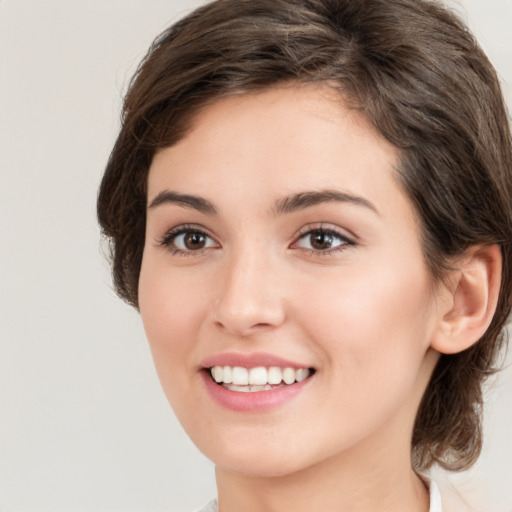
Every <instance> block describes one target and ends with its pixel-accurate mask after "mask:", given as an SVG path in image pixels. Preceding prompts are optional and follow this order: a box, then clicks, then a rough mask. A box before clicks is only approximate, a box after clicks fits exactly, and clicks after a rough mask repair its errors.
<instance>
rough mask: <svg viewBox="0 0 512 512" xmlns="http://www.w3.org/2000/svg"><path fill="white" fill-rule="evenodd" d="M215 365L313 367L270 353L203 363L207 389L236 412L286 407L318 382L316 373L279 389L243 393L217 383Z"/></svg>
mask: <svg viewBox="0 0 512 512" xmlns="http://www.w3.org/2000/svg"><path fill="white" fill-rule="evenodd" d="M212 366H240V367H242V368H255V367H257V366H265V367H270V366H279V367H281V368H294V369H296V370H297V369H299V368H311V367H310V366H309V365H307V364H306V365H304V364H301V363H297V362H294V361H290V360H287V359H283V358H281V357H278V356H275V355H272V354H266V353H252V354H239V353H224V354H218V355H215V356H212V357H210V358H208V359H206V360H205V361H203V363H202V364H201V368H200V374H201V377H202V378H203V382H204V384H205V387H206V389H207V391H208V393H209V395H210V396H211V397H212V398H213V400H214V401H215V402H216V403H217V404H219V405H220V406H222V407H223V408H226V409H229V410H231V411H235V412H245V413H257V412H265V411H270V410H272V409H276V408H278V407H280V406H284V405H286V404H287V403H288V402H289V401H291V400H293V399H295V398H296V397H297V396H298V395H300V394H301V393H302V392H303V391H304V390H305V389H307V387H308V386H309V384H310V383H311V381H312V380H313V379H314V377H315V374H314V373H313V374H312V375H310V376H309V377H308V378H307V379H305V380H303V381H301V382H296V383H295V384H290V385H284V386H278V387H275V388H273V389H270V390H268V391H255V392H248V393H244V392H239V391H231V390H229V389H226V388H225V387H223V386H222V385H220V384H217V383H216V382H215V381H214V380H213V379H212V377H211V374H210V368H211V367H212Z"/></svg>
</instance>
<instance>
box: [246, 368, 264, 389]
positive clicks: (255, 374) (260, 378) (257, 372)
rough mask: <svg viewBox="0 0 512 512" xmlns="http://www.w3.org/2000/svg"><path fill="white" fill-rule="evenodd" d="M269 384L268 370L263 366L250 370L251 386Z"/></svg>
mask: <svg viewBox="0 0 512 512" xmlns="http://www.w3.org/2000/svg"><path fill="white" fill-rule="evenodd" d="M266 383H267V369H266V368H264V367H263V366H258V367H256V368H251V369H250V370H249V384H251V385H252V384H255V385H257V386H264V385H265V384H266Z"/></svg>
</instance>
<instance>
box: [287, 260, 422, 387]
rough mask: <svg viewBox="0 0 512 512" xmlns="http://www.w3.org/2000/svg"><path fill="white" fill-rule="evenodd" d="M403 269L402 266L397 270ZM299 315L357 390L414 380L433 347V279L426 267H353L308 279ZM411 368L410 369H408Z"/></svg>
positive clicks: (300, 303) (312, 336) (345, 380)
mask: <svg viewBox="0 0 512 512" xmlns="http://www.w3.org/2000/svg"><path fill="white" fill-rule="evenodd" d="M398 267H400V268H398ZM305 289H307V290H308V293H304V290H303V291H302V293H297V294H296V296H299V297H301V299H300V301H298V302H297V303H296V307H297V308H298V310H299V311H298V312H297V314H296V317H297V318H301V319H302V327H303V329H304V330H307V332H308V334H309V336H310V337H311V338H312V339H315V340H316V342H317V345H318V346H319V347H320V348H322V349H323V351H324V353H325V354H326V355H327V357H328V364H329V365H332V366H333V367H335V368H337V369H338V370H339V371H336V372H333V373H332V374H333V375H339V376H340V379H342V380H343V381H344V384H345V385H347V384H348V383H350V387H351V388H352V389H353V387H354V385H356V386H368V385H369V384H372V386H373V385H374V384H375V383H376V382H380V384H381V385H384V384H385V382H389V383H390V385H393V384H394V383H396V384H399V383H400V381H404V380H410V379H412V378H414V372H415V371H417V370H418V367H419V365H420V364H421V361H422V359H423V356H424V354H425V352H426V350H427V348H428V342H429V338H430V333H431V328H432V322H431V319H430V314H429V312H430V309H431V301H432V298H431V294H430V287H429V279H428V276H427V274H426V272H425V271H424V269H423V267H421V266H418V267H411V268H409V269H407V271H404V267H403V266H402V265H400V266H398V265H397V266H395V267H393V266H392V265H389V266H387V267H384V269H382V268H380V269H376V270H375V271H373V272H372V270H371V267H370V266H367V267H366V268H363V267H361V268H359V269H358V268H355V267H351V268H350V272H346V273H345V272H339V273H338V275H335V274H333V275H332V276H330V277H329V278H328V277H327V276H324V278H322V279H321V280H319V281H317V282H316V283H313V282H310V283H307V284H306V286H305ZM408 371H409V373H408Z"/></svg>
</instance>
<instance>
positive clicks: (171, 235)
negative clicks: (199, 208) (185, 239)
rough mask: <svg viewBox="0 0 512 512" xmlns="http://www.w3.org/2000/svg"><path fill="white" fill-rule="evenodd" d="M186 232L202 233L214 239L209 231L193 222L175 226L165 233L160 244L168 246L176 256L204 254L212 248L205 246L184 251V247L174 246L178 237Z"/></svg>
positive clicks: (159, 241)
mask: <svg viewBox="0 0 512 512" xmlns="http://www.w3.org/2000/svg"><path fill="white" fill-rule="evenodd" d="M186 234H198V235H202V236H204V237H206V238H208V239H210V240H213V238H212V236H211V235H210V234H209V233H207V232H206V231H205V230H204V229H202V228H200V227H198V226H194V225H192V224H184V225H182V226H177V227H175V228H172V229H170V230H169V231H167V233H166V234H165V235H164V237H163V238H162V239H161V240H158V245H159V246H162V247H166V248H167V249H168V250H169V251H170V252H171V254H172V255H175V256H184V257H186V256H198V255H200V254H202V253H203V252H204V251H206V250H207V249H210V247H205V248H202V249H198V250H189V251H184V250H183V249H180V248H178V247H176V246H173V245H172V244H173V243H174V241H175V240H176V238H178V237H179V236H180V235H186Z"/></svg>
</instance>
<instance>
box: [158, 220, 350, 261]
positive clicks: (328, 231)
mask: <svg viewBox="0 0 512 512" xmlns="http://www.w3.org/2000/svg"><path fill="white" fill-rule="evenodd" d="M315 233H316V234H322V235H328V236H331V237H333V238H335V239H337V240H339V241H341V242H342V243H340V244H339V245H337V246H335V247H333V248H331V249H326V250H321V249H306V248H302V249H301V248H300V247H295V248H297V249H301V250H302V251H304V252H305V253H307V254H308V255H309V256H332V255H334V254H337V253H341V252H342V251H345V250H346V249H347V248H348V247H350V246H353V245H355V241H354V240H352V239H350V238H348V237H347V236H346V235H344V234H342V233H340V232H339V231H338V230H336V229H334V228H331V227H325V226H323V225H318V226H307V227H304V228H303V229H301V230H300V231H299V232H298V233H297V235H296V237H295V241H294V242H293V243H292V244H291V245H290V248H292V249H293V248H294V246H296V245H297V244H298V243H299V242H300V241H301V240H305V239H306V238H307V237H308V236H312V235H313V234H315ZM184 234H185V235H186V234H198V235H202V236H204V237H206V238H207V239H210V240H212V241H214V239H213V237H212V236H211V235H210V234H209V233H208V232H206V231H205V230H204V229H202V228H200V227H198V226H194V225H191V224H185V225H182V226H177V227H175V228H172V229H170V230H169V231H168V232H167V233H166V234H165V235H164V237H163V238H162V239H161V240H158V245H159V246H162V247H166V248H167V249H168V250H169V251H170V252H171V254H172V255H175V256H184V257H186V256H199V255H201V254H202V253H203V252H205V251H206V250H208V249H210V248H212V247H204V248H201V249H198V250H183V249H180V248H178V247H176V246H173V243H174V242H175V240H176V239H177V238H178V237H179V236H180V235H184ZM214 242H215V241H214ZM215 243H217V242H215Z"/></svg>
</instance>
